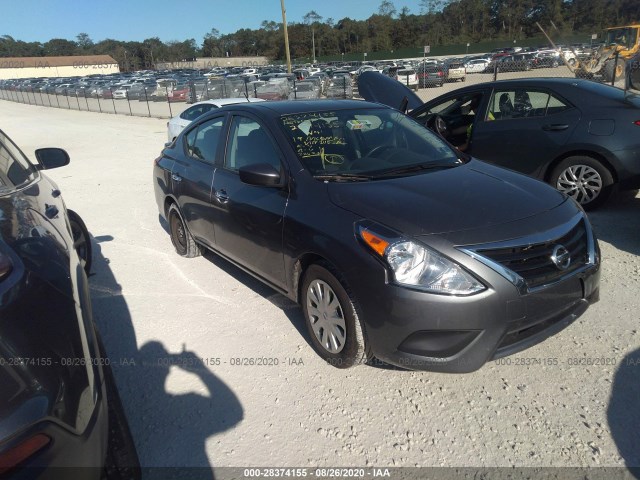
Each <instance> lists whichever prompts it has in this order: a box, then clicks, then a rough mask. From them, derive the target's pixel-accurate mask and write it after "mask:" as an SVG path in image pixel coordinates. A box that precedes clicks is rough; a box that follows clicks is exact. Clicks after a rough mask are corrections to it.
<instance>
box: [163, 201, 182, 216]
mask: <svg viewBox="0 0 640 480" xmlns="http://www.w3.org/2000/svg"><path fill="white" fill-rule="evenodd" d="M173 204H176V205H177V207H178V210H179V209H180V205H178V201H177V200H176V199H175V198H174V197H172V196H171V195H167V196H166V197H165V199H164V218H165V219H166V218H167V217H168V215H169V208H171V205H173Z"/></svg>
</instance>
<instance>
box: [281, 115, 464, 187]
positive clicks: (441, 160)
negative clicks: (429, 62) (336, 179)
mask: <svg viewBox="0 0 640 480" xmlns="http://www.w3.org/2000/svg"><path fill="white" fill-rule="evenodd" d="M280 122H281V125H282V127H283V128H284V131H285V132H286V134H287V136H288V137H289V139H290V141H291V143H292V144H293V147H294V149H295V151H296V153H297V155H298V158H300V161H301V162H302V163H303V165H304V166H305V168H306V169H307V170H309V171H310V172H311V174H312V175H327V174H329V175H342V174H345V175H371V176H375V175H376V174H384V173H385V172H387V171H390V170H393V171H396V170H398V169H402V168H404V167H412V166H415V167H417V166H425V167H426V168H429V165H432V166H436V165H437V166H443V165H444V166H455V165H457V164H459V160H458V155H457V154H456V153H455V151H454V150H453V149H452V148H451V147H449V146H448V145H447V144H446V143H445V142H443V141H442V140H441V139H440V138H439V137H437V136H436V135H435V134H433V133H432V132H430V131H429V130H427V129H426V128H424V127H423V126H421V125H419V124H418V123H416V122H415V121H413V120H412V119H410V118H409V117H407V116H406V115H403V114H402V113H400V112H398V111H396V110H392V109H363V110H360V109H358V110H336V111H328V112H305V113H299V114H294V115H285V116H283V117H281V118H280Z"/></svg>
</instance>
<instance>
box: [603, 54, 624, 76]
mask: <svg viewBox="0 0 640 480" xmlns="http://www.w3.org/2000/svg"><path fill="white" fill-rule="evenodd" d="M625 63H626V62H625V61H624V59H623V58H618V61H617V62H616V60H615V59H613V58H612V59H611V60H607V61H606V62H605V64H604V69H603V70H604V79H605V81H606V82H611V81H616V80H620V79H621V78H623V77H624V72H625V67H626V64H625ZM614 65H615V68H614Z"/></svg>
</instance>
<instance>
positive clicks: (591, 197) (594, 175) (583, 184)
mask: <svg viewBox="0 0 640 480" xmlns="http://www.w3.org/2000/svg"><path fill="white" fill-rule="evenodd" d="M550 183H551V185H553V186H554V187H555V188H557V189H558V190H560V191H561V192H563V193H566V194H567V195H569V196H570V197H572V198H573V199H574V200H576V201H577V202H578V203H579V204H580V205H582V207H583V208H584V209H585V210H593V209H595V208H597V207H599V206H600V205H602V204H603V203H604V202H605V201H606V200H607V198H609V196H610V195H611V190H612V187H613V176H612V175H611V172H610V171H609V169H607V167H605V166H604V165H602V163H600V162H599V161H597V160H596V159H594V158H591V157H584V156H575V157H569V158H566V159H564V160H563V161H562V162H560V164H558V166H557V167H556V168H555V169H554V170H553V173H552V174H551V178H550Z"/></svg>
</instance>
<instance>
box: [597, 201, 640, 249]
mask: <svg viewBox="0 0 640 480" xmlns="http://www.w3.org/2000/svg"><path fill="white" fill-rule="evenodd" d="M636 193H637V191H635V190H634V191H631V192H620V193H619V194H618V195H616V196H615V197H614V198H612V199H611V201H610V202H608V203H607V204H605V205H604V206H602V207H600V208H599V209H598V210H596V211H594V212H589V220H590V221H591V224H592V225H593V228H594V230H595V232H596V236H597V237H598V239H599V240H601V241H603V242H606V243H609V244H611V245H613V246H614V247H616V248H617V249H619V250H623V251H625V252H629V253H632V254H633V255H640V240H639V239H638V232H640V197H639V196H636Z"/></svg>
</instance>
